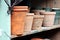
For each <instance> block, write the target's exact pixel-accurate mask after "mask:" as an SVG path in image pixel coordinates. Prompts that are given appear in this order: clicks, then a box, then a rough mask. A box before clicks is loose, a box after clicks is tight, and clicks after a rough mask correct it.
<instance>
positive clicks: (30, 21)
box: [24, 13, 34, 32]
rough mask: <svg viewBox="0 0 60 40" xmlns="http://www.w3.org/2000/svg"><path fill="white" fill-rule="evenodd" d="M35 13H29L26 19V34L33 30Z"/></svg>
mask: <svg viewBox="0 0 60 40" xmlns="http://www.w3.org/2000/svg"><path fill="white" fill-rule="evenodd" d="M33 17H34V13H27V14H26V19H25V28H24V32H29V31H31V29H32V24H33Z"/></svg>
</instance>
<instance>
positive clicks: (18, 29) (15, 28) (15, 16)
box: [11, 6, 28, 35]
mask: <svg viewBox="0 0 60 40" xmlns="http://www.w3.org/2000/svg"><path fill="white" fill-rule="evenodd" d="M27 12H28V7H27V6H14V8H13V12H12V15H11V34H12V35H21V34H23V32H24V25H25V17H26V13H27Z"/></svg>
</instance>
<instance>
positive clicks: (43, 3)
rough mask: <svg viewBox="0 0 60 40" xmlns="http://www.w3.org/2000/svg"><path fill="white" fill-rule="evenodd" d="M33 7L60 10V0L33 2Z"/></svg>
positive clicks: (37, 0)
mask: <svg viewBox="0 0 60 40" xmlns="http://www.w3.org/2000/svg"><path fill="white" fill-rule="evenodd" d="M32 4H33V5H32V6H39V7H50V8H60V5H59V4H60V0H40V1H39V0H36V1H32Z"/></svg>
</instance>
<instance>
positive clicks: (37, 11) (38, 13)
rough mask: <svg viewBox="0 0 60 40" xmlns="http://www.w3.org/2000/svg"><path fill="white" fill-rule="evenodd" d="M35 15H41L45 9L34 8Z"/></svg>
mask: <svg viewBox="0 0 60 40" xmlns="http://www.w3.org/2000/svg"><path fill="white" fill-rule="evenodd" d="M32 12H33V13H34V14H35V15H40V13H42V12H45V10H32Z"/></svg>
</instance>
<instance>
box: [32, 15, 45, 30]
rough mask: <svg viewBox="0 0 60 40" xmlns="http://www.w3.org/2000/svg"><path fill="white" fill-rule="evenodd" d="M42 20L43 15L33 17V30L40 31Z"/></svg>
mask: <svg viewBox="0 0 60 40" xmlns="http://www.w3.org/2000/svg"><path fill="white" fill-rule="evenodd" d="M43 19H44V15H34V21H33V27H32V29H33V30H38V31H40V29H41V27H42V22H43Z"/></svg>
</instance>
